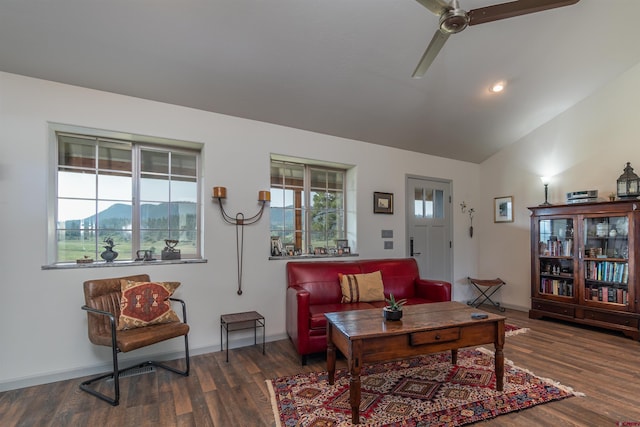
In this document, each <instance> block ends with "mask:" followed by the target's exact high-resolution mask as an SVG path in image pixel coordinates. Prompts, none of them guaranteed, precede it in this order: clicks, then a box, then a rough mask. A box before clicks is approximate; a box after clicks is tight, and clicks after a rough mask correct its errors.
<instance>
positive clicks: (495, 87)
mask: <svg viewBox="0 0 640 427" xmlns="http://www.w3.org/2000/svg"><path fill="white" fill-rule="evenodd" d="M506 85H507V83H506V82H505V81H504V80H501V81H499V82H495V83H494V84H492V85H491V87H490V88H489V92H491V93H500V92H502V91H503V90H504V87H505V86H506Z"/></svg>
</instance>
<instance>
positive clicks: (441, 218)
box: [406, 177, 453, 282]
mask: <svg viewBox="0 0 640 427" xmlns="http://www.w3.org/2000/svg"><path fill="white" fill-rule="evenodd" d="M406 200H407V210H406V212H407V242H408V247H407V253H408V254H409V256H411V257H413V258H415V259H416V261H417V262H418V266H419V267H420V275H421V276H422V277H423V278H428V279H437V280H445V281H447V282H451V279H452V275H453V273H452V245H451V182H450V181H439V180H433V179H427V178H417V177H407V198H406Z"/></svg>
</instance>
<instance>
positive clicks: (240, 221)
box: [213, 187, 271, 295]
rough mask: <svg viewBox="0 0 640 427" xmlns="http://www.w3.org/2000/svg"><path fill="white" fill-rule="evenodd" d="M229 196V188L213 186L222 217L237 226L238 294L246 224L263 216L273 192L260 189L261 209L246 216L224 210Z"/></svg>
mask: <svg viewBox="0 0 640 427" xmlns="http://www.w3.org/2000/svg"><path fill="white" fill-rule="evenodd" d="M226 198H227V188H226V187H213V199H217V200H218V205H220V213H221V214H222V219H224V221H225V222H226V223H228V224H231V225H235V226H236V261H237V265H238V295H242V261H243V254H244V226H245V225H251V224H255V223H256V222H258V221H259V220H260V218H262V214H263V213H264V207H265V205H266V204H267V202H270V201H271V193H269V192H268V191H259V192H258V201H259V202H260V210H259V211H258V213H257V214H255V215H253V216H252V217H249V218H245V217H244V214H243V213H242V212H238V213H237V214H236V216H235V217H232V216H230V215H229V214H227V213H226V212H225V210H224V206H223V203H222V200H223V199H226Z"/></svg>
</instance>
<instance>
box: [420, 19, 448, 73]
mask: <svg viewBox="0 0 640 427" xmlns="http://www.w3.org/2000/svg"><path fill="white" fill-rule="evenodd" d="M448 38H449V33H443V32H442V31H440V30H438V31H436V33H435V34H434V35H433V38H432V39H431V43H429V46H428V47H427V50H425V52H424V54H423V55H422V59H420V62H419V63H418V66H417V67H416V70H415V71H414V72H413V74H412V75H411V77H413V78H415V79H419V78H421V77H422V76H424V73H426V72H427V68H429V66H430V65H431V63H432V62H433V60H434V59H436V56H438V53H439V52H440V49H442V46H444V43H445V42H446V41H447V39H448Z"/></svg>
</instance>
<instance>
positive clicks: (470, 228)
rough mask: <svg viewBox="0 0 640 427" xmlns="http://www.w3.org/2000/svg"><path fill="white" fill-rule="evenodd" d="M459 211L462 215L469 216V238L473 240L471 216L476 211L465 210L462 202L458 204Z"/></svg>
mask: <svg viewBox="0 0 640 427" xmlns="http://www.w3.org/2000/svg"><path fill="white" fill-rule="evenodd" d="M460 210H461V211H462V213H468V214H469V222H470V225H469V237H471V238H473V214H474V212H475V211H476V210H475V209H474V208H469V210H467V203H466V202H465V201H464V200H463V201H462V203H460Z"/></svg>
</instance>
